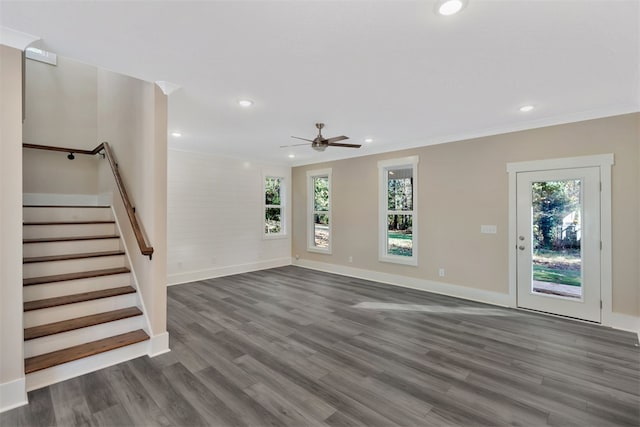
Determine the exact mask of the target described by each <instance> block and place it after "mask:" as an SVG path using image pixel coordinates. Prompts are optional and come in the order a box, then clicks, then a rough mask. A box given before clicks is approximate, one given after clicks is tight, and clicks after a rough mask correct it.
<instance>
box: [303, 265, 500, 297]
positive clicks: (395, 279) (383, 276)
mask: <svg viewBox="0 0 640 427" xmlns="http://www.w3.org/2000/svg"><path fill="white" fill-rule="evenodd" d="M292 263H293V265H297V266H299V267H304V268H309V269H311V270H318V271H324V272H327V273H335V274H340V275H342V276H349V277H355V278H358V279H365V280H371V281H374V282H380V283H386V284H388V285H394V286H401V287H403V288H411V289H418V290H421V291H427V292H433V293H436V294H442V295H448V296H452V297H456V298H462V299H467V300H472V301H478V302H484V303H487V304H493V305H499V306H503V307H508V306H509V302H510V299H509V295H508V294H501V293H499V292H492V291H486V290H483V289H474V288H468V287H466V286H459V285H452V284H449V283H442V282H435V281H432V280H425V279H418V278H415V277H407V276H401V275H398V274H389V273H381V272H379V271H372V270H364V269H361V268H354V267H348V266H345V265H337V264H328V263H324V262H317V261H310V260H305V259H299V260H293V262H292Z"/></svg>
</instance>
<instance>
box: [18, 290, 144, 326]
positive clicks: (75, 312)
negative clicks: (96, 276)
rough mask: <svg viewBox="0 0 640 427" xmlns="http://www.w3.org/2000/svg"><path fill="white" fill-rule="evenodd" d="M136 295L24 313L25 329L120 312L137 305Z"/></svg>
mask: <svg viewBox="0 0 640 427" xmlns="http://www.w3.org/2000/svg"><path fill="white" fill-rule="evenodd" d="M136 303H137V298H136V294H135V293H133V294H126V295H118V296H115V297H109V298H101V299H97V300H92V301H84V302H78V303H75V304H66V305H60V306H57V307H50V308H43V309H41V310H33V311H26V312H25V313H24V327H25V328H31V327H33V326H39V325H44V324H47V323H53V322H59V321H61V320H69V319H74V318H76V317H82V316H90V315H92V314H96V313H102V312H104V311H111V310H118V309H121V308H127V307H131V306H134V305H136Z"/></svg>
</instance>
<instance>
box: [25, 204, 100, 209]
mask: <svg viewBox="0 0 640 427" xmlns="http://www.w3.org/2000/svg"><path fill="white" fill-rule="evenodd" d="M22 207H23V208H98V209H104V208H110V207H111V206H104V205H100V206H96V205H22Z"/></svg>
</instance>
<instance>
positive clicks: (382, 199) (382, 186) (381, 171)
mask: <svg viewBox="0 0 640 427" xmlns="http://www.w3.org/2000/svg"><path fill="white" fill-rule="evenodd" d="M403 166H410V167H412V168H413V213H412V215H413V218H412V222H413V225H412V236H413V248H412V254H411V256H410V257H408V256H399V255H389V254H388V253H387V231H388V230H387V187H388V185H387V170H389V169H391V168H398V167H403ZM378 224H379V225H378V260H379V261H381V262H390V263H394V264H404V265H412V266H417V265H418V156H409V157H401V158H397V159H389V160H380V161H379V162H378Z"/></svg>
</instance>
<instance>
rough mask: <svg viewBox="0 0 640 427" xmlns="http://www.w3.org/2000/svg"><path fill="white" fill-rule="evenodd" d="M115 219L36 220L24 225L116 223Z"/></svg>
mask: <svg viewBox="0 0 640 427" xmlns="http://www.w3.org/2000/svg"><path fill="white" fill-rule="evenodd" d="M115 223H116V222H115V221H113V220H100V221H35V222H23V223H22V225H86V224H115Z"/></svg>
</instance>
